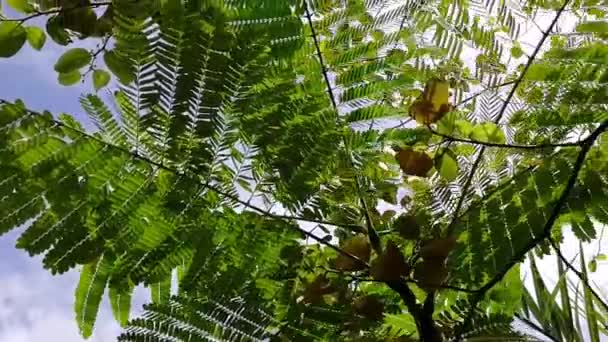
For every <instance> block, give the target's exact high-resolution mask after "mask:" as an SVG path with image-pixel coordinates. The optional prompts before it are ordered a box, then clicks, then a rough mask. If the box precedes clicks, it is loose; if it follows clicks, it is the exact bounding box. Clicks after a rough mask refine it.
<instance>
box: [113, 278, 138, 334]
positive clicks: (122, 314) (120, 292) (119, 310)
mask: <svg viewBox="0 0 608 342" xmlns="http://www.w3.org/2000/svg"><path fill="white" fill-rule="evenodd" d="M133 290H134V287H133V286H131V285H122V286H120V285H119V286H110V287H109V298H110V305H111V307H112V314H113V315H114V319H116V321H117V322H118V324H120V326H121V327H126V326H127V323H128V322H129V315H130V313H131V297H132V295H133Z"/></svg>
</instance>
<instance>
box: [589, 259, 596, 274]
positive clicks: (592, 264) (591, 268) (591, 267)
mask: <svg viewBox="0 0 608 342" xmlns="http://www.w3.org/2000/svg"><path fill="white" fill-rule="evenodd" d="M588 267H589V271H591V272H592V273H593V272H595V271H597V260H596V259H592V260H591V261H589V266H588Z"/></svg>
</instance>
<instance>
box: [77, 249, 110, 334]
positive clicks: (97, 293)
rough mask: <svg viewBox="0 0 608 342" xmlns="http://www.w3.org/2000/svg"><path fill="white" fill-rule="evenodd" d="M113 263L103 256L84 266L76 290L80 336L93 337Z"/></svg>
mask: <svg viewBox="0 0 608 342" xmlns="http://www.w3.org/2000/svg"><path fill="white" fill-rule="evenodd" d="M111 269H112V262H111V261H110V260H109V259H108V258H106V257H104V255H102V256H101V257H99V259H98V260H96V261H93V262H91V263H89V264H86V265H84V267H83V269H82V272H81V273H80V280H79V281H78V287H77V288H76V301H75V303H74V309H75V311H76V323H77V324H78V328H79V329H80V334H81V335H82V336H84V337H89V336H91V333H92V332H93V326H94V325H95V320H96V318H97V312H98V310H99V303H100V302H101V297H102V296H103V293H104V291H105V288H106V283H107V281H108V276H109V274H110V271H111Z"/></svg>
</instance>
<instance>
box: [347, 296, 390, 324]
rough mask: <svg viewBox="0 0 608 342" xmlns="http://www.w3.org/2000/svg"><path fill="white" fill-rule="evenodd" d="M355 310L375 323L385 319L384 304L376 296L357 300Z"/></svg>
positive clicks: (354, 302) (354, 304)
mask: <svg viewBox="0 0 608 342" xmlns="http://www.w3.org/2000/svg"><path fill="white" fill-rule="evenodd" d="M353 310H354V311H355V312H356V313H357V314H359V315H361V316H363V317H365V318H367V319H371V320H373V321H380V320H382V318H383V317H384V303H382V301H380V299H378V298H377V297H375V296H363V297H358V298H355V300H354V301H353Z"/></svg>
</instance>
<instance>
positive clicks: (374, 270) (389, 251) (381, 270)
mask: <svg viewBox="0 0 608 342" xmlns="http://www.w3.org/2000/svg"><path fill="white" fill-rule="evenodd" d="M409 272H410V266H409V265H408V264H407V262H406V261H405V258H404V257H403V254H402V253H401V250H400V249H399V247H397V245H396V244H395V243H394V242H393V241H390V240H389V241H388V242H387V244H386V248H385V249H384V251H382V254H381V255H379V256H378V257H377V258H376V259H375V260H374V262H373V263H372V266H371V270H370V273H371V276H372V277H373V278H374V279H376V280H380V281H399V279H401V277H402V276H407V275H408V273H409Z"/></svg>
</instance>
